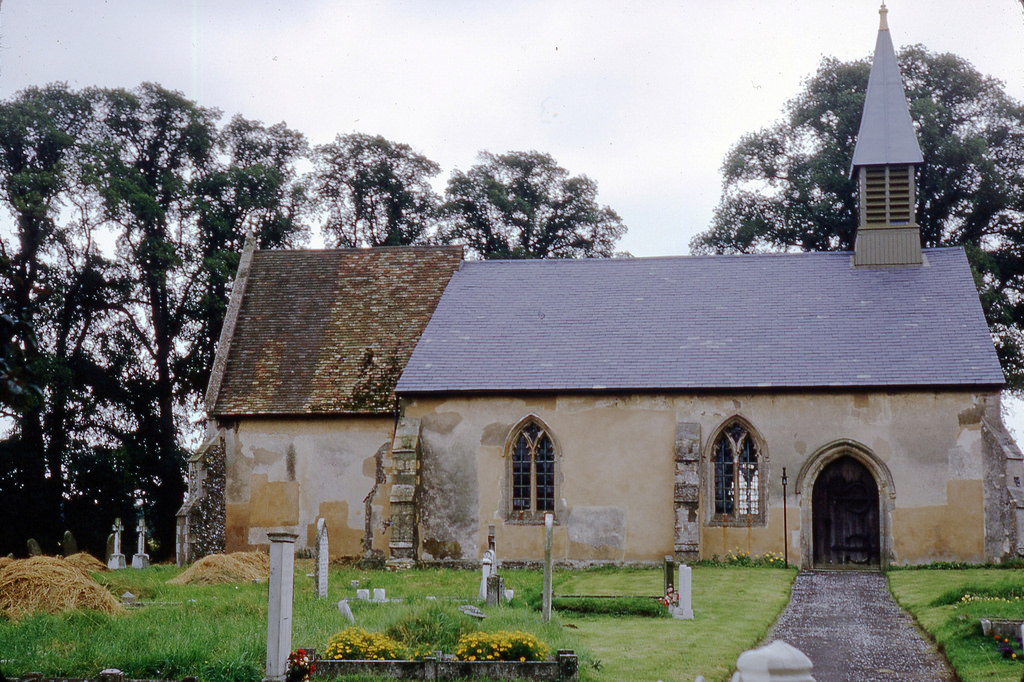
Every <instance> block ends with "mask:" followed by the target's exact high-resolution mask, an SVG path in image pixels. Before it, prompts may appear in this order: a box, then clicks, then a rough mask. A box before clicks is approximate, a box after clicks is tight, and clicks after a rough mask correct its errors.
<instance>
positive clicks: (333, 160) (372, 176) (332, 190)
mask: <svg viewBox="0 0 1024 682" xmlns="http://www.w3.org/2000/svg"><path fill="white" fill-rule="evenodd" d="M313 163H314V173H313V178H314V184H315V189H316V195H317V199H318V202H319V204H320V210H321V211H322V212H324V213H326V215H327V218H326V222H325V224H324V231H325V232H326V233H327V234H329V235H331V236H332V237H334V241H335V242H336V243H337V244H338V245H339V246H346V247H358V246H399V245H404V244H416V243H420V242H423V241H424V240H425V239H426V238H427V237H428V236H429V234H430V232H431V229H432V228H433V227H434V225H435V223H436V220H437V208H438V204H439V203H440V202H439V199H438V196H437V194H436V193H435V192H434V190H433V188H432V187H431V186H430V178H432V177H434V176H435V175H437V174H438V173H439V172H440V170H441V167H440V166H438V165H437V164H436V163H434V162H433V161H431V160H430V159H428V158H427V157H425V156H423V155H422V154H418V153H416V152H414V151H413V150H412V148H411V147H410V146H409V145H406V144H399V143H396V142H391V141H390V140H386V139H385V138H383V137H381V136H379V135H377V136H371V135H366V134H363V133H352V134H350V135H339V136H338V137H336V138H335V140H334V142H332V143H330V144H325V145H321V146H319V147H317V148H316V149H315V150H314V153H313Z"/></svg>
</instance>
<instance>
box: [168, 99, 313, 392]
mask: <svg viewBox="0 0 1024 682" xmlns="http://www.w3.org/2000/svg"><path fill="white" fill-rule="evenodd" d="M216 149H217V152H218V153H217V158H216V160H215V161H213V162H212V163H211V164H210V167H209V168H208V169H206V171H205V172H204V173H202V174H201V175H200V176H199V177H197V178H196V180H195V182H194V183H193V187H194V200H193V201H194V205H193V208H192V210H193V212H194V214H195V219H196V220H197V221H198V224H197V227H198V231H197V233H196V239H197V242H198V244H197V246H198V251H197V257H198V259H199V261H198V262H197V263H196V264H195V266H196V267H197V270H196V278H197V282H198V295H197V296H194V297H191V298H190V299H189V300H188V306H189V309H188V313H187V314H188V316H189V317H190V318H191V319H193V320H194V321H196V322H197V323H198V326H197V327H196V330H195V333H194V335H193V337H192V338H191V339H190V346H189V348H188V352H187V353H185V354H183V355H182V357H181V358H180V359H179V361H178V364H177V365H176V367H175V375H176V376H177V377H179V379H180V380H181V386H180V387H179V392H180V393H181V394H183V395H188V394H190V395H191V396H193V397H194V398H195V399H196V400H198V399H201V397H202V395H203V392H204V391H205V388H206V383H207V381H208V380H209V378H210V369H211V368H212V367H213V358H214V354H215V352H216V346H217V341H218V340H219V338H220V329H221V325H222V323H223V321H224V315H225V313H226V312H227V304H228V297H229V292H230V286H231V282H232V281H233V279H234V276H235V272H236V271H237V270H238V261H239V258H240V256H241V252H242V246H243V243H244V240H245V235H246V232H247V231H249V230H251V231H252V232H253V234H254V235H255V237H256V240H257V244H258V245H259V247H260V248H275V247H284V246H296V245H297V244H299V243H301V242H302V241H303V240H304V239H305V238H306V237H307V235H308V233H309V228H308V225H307V219H308V217H309V213H310V210H311V206H310V203H311V202H310V197H309V192H308V187H307V186H306V179H305V178H304V177H303V176H301V175H300V173H299V171H298V169H297V163H298V162H299V161H300V160H302V159H305V158H306V157H307V155H308V153H309V148H308V145H307V143H306V139H305V137H304V136H303V135H302V134H301V133H299V132H297V131H294V130H291V129H290V128H288V127H287V126H285V124H283V123H278V124H275V125H273V126H269V127H267V126H264V125H263V124H262V123H260V122H259V121H250V120H248V119H246V118H244V117H242V116H237V115H236V116H235V117H233V118H232V119H231V121H230V122H229V123H228V124H227V125H226V126H225V127H224V128H223V129H221V130H220V131H219V133H218V135H217V142H216ZM196 407H198V405H196Z"/></svg>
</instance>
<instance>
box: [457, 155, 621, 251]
mask: <svg viewBox="0 0 1024 682" xmlns="http://www.w3.org/2000/svg"><path fill="white" fill-rule="evenodd" d="M445 198H446V202H445V205H444V211H445V214H446V216H447V217H448V219H449V220H450V221H451V224H450V226H449V228H448V229H447V231H446V233H445V235H444V239H445V240H447V241H463V242H465V243H466V244H467V246H468V247H469V250H470V252H471V253H473V254H474V255H476V256H479V257H481V258H580V257H591V256H611V255H613V250H614V247H615V242H617V241H618V240H619V238H620V237H622V235H623V234H625V232H626V226H625V225H623V224H622V220H621V219H620V218H619V216H618V215H617V214H616V213H615V211H613V210H612V209H610V208H608V207H607V206H599V205H598V204H597V183H596V182H594V181H593V180H591V179H590V178H588V177H587V176H585V175H576V176H570V175H569V172H568V171H567V170H565V169H564V168H562V167H561V166H559V165H558V164H557V163H555V160H554V159H553V158H551V156H549V155H548V154H542V153H540V152H535V151H530V152H508V153H507V154H501V155H495V154H491V153H489V152H481V154H480V163H478V164H477V165H475V166H473V167H472V168H470V169H469V171H468V172H465V173H463V172H462V171H458V170H457V171H455V172H454V173H453V174H452V177H451V178H450V179H449V180H448V189H447V191H446V194H445Z"/></svg>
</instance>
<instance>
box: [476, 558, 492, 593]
mask: <svg viewBox="0 0 1024 682" xmlns="http://www.w3.org/2000/svg"><path fill="white" fill-rule="evenodd" d="M495 574H496V571H495V567H494V551H493V550H490V549H489V550H487V551H486V552H484V558H483V559H482V560H481V561H480V591H479V593H478V595H477V596H478V597H479V599H480V601H483V600H485V599H487V579H488V578H490V577H491V576H492V575H495Z"/></svg>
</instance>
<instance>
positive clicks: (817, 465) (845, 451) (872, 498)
mask: <svg viewBox="0 0 1024 682" xmlns="http://www.w3.org/2000/svg"><path fill="white" fill-rule="evenodd" d="M796 492H797V494H798V495H799V496H800V529H801V531H800V565H801V566H804V567H808V568H809V567H837V568H838V567H850V568H856V567H880V568H885V567H886V566H887V565H888V563H889V558H890V556H891V553H892V537H891V533H890V526H889V523H890V522H889V519H890V513H891V511H892V506H893V501H894V500H895V497H896V488H895V485H894V484H893V480H892V474H891V473H890V472H889V468H888V467H887V466H886V465H885V463H884V462H882V461H881V460H880V459H878V457H877V456H875V454H874V453H873V452H871V450H870V449H868V448H867V446H865V445H863V444H862V443H858V442H857V441H853V440H847V439H843V440H836V441H832V442H831V443H828V444H826V445H824V446H822V447H821V448H819V449H818V450H817V451H816V452H815V453H814V454H813V455H811V456H810V457H809V458H808V459H807V461H806V462H804V465H803V466H802V467H801V468H800V473H799V474H797V479H796Z"/></svg>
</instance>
